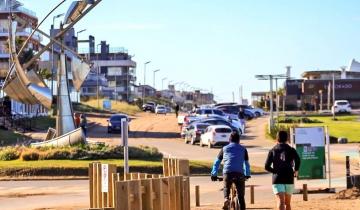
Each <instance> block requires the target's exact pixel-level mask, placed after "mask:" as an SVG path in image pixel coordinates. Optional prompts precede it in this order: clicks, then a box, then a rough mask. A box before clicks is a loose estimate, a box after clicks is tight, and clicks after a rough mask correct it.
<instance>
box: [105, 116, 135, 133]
mask: <svg viewBox="0 0 360 210" xmlns="http://www.w3.org/2000/svg"><path fill="white" fill-rule="evenodd" d="M122 119H126V121H128V122H130V119H129V117H128V116H127V115H124V114H115V115H112V116H111V117H110V119H108V120H107V122H108V126H107V127H108V133H112V132H115V131H119V132H120V133H121V120H122Z"/></svg>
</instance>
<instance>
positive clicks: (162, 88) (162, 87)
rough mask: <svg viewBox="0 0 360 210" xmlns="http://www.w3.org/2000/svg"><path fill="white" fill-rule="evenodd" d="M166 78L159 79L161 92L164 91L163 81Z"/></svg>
mask: <svg viewBox="0 0 360 210" xmlns="http://www.w3.org/2000/svg"><path fill="white" fill-rule="evenodd" d="M166 79H167V77H164V78H162V79H161V90H164V80H166Z"/></svg>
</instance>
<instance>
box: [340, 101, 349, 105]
mask: <svg viewBox="0 0 360 210" xmlns="http://www.w3.org/2000/svg"><path fill="white" fill-rule="evenodd" d="M337 104H338V105H347V104H348V102H346V101H339V102H337Z"/></svg>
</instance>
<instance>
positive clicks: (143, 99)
mask: <svg viewBox="0 0 360 210" xmlns="http://www.w3.org/2000/svg"><path fill="white" fill-rule="evenodd" d="M150 62H151V61H147V62H145V63H144V84H143V92H142V102H143V104H144V103H145V96H146V94H145V85H146V65H147V64H149V63H150Z"/></svg>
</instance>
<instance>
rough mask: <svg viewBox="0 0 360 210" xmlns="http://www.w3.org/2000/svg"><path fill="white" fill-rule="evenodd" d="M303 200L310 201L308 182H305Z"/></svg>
mask: <svg viewBox="0 0 360 210" xmlns="http://www.w3.org/2000/svg"><path fill="white" fill-rule="evenodd" d="M303 200H304V201H308V189H307V184H303Z"/></svg>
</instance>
